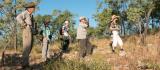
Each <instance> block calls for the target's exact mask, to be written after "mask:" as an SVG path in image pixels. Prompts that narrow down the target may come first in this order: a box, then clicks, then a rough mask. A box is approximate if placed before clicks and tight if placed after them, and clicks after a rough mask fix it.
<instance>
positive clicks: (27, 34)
mask: <svg viewBox="0 0 160 70" xmlns="http://www.w3.org/2000/svg"><path fill="white" fill-rule="evenodd" d="M35 7H36V4H35V3H34V2H30V3H27V4H26V5H25V6H24V8H26V9H25V11H23V12H22V13H20V14H19V15H17V17H16V19H17V22H18V23H19V24H20V25H21V28H22V38H23V53H22V67H23V68H26V67H28V66H29V54H30V52H31V50H32V28H33V25H34V24H33V15H32V13H33V12H34V10H35Z"/></svg>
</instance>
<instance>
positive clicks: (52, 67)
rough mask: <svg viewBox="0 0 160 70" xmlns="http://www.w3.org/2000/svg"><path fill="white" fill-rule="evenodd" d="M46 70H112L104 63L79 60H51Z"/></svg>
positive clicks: (45, 66)
mask: <svg viewBox="0 0 160 70" xmlns="http://www.w3.org/2000/svg"><path fill="white" fill-rule="evenodd" d="M43 67H44V69H45V70H111V67H110V65H109V64H107V63H105V62H103V61H94V60H93V61H90V62H87V63H86V62H83V61H79V60H58V61H54V60H51V61H50V62H48V63H47V64H46V65H44V66H43Z"/></svg>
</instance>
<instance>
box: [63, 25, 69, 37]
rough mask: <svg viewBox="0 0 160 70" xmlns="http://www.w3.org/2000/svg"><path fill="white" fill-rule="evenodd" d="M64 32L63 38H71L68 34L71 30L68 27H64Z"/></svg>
mask: <svg viewBox="0 0 160 70" xmlns="http://www.w3.org/2000/svg"><path fill="white" fill-rule="evenodd" d="M62 30H63V36H69V33H68V31H69V28H68V27H67V26H65V25H64V26H63V27H62Z"/></svg>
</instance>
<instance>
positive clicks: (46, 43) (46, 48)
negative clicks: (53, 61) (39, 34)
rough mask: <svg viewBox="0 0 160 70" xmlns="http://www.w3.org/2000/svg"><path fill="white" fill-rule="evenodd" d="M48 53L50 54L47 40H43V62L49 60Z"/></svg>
mask: <svg viewBox="0 0 160 70" xmlns="http://www.w3.org/2000/svg"><path fill="white" fill-rule="evenodd" d="M47 52H48V42H47V39H46V38H44V39H43V47H42V59H43V61H46V60H47Z"/></svg>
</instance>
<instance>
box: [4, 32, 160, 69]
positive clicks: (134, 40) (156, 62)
mask: <svg viewBox="0 0 160 70" xmlns="http://www.w3.org/2000/svg"><path fill="white" fill-rule="evenodd" d="M123 41H124V48H125V51H126V55H125V56H119V47H117V48H116V53H112V51H111V48H110V46H109V43H110V40H109V39H91V40H90V42H91V43H92V44H93V45H95V46H96V48H95V49H94V50H93V54H92V55H90V56H87V57H85V58H84V59H79V58H78V56H77V55H78V52H77V50H78V46H77V43H74V44H71V45H70V52H69V53H65V54H63V55H61V53H59V52H60V49H59V48H60V43H58V42H55V43H54V44H52V45H50V47H49V48H50V50H49V54H50V59H49V60H48V61H47V62H45V63H44V62H42V61H41V48H42V47H41V46H40V45H36V46H34V47H33V50H32V52H31V55H30V57H31V59H30V65H31V69H33V70H146V69H148V70H160V59H159V58H160V38H159V37H158V34H157V35H148V36H147V39H146V44H145V46H140V45H139V43H140V38H139V37H138V36H131V37H127V38H124V39H123ZM11 51H12V50H9V51H7V52H10V53H8V54H13V53H14V52H11ZM18 54H21V51H20V52H18ZM19 57H21V56H19ZM12 58H13V57H12ZM6 60H7V59H6ZM8 60H13V61H10V63H13V62H14V59H8ZM8 63H9V62H8ZM1 68H3V69H6V68H8V69H9V68H11V69H13V68H15V69H20V67H18V64H17V66H16V65H15V66H14V65H13V66H12V65H10V66H9V65H7V63H6V65H5V66H1Z"/></svg>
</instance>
